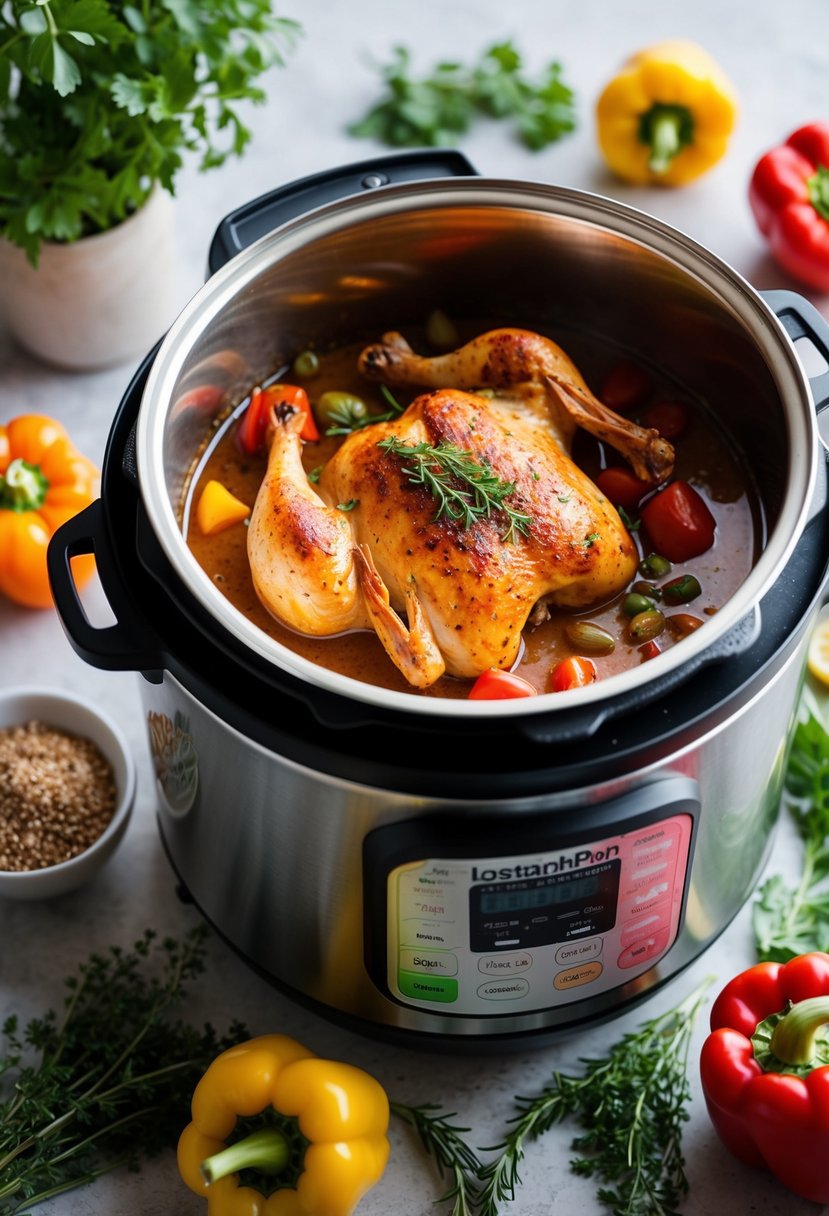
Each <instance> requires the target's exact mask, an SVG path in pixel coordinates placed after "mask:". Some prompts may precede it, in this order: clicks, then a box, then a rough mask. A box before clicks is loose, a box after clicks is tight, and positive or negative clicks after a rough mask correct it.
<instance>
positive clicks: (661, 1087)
mask: <svg viewBox="0 0 829 1216" xmlns="http://www.w3.org/2000/svg"><path fill="white" fill-rule="evenodd" d="M710 983H711V981H710V980H706V981H704V983H703V984H702V985H700V987H699V988H697V989H696V991H695V992H693V993H692V994H691V995H690V996H689V997H688V998H687V999H686V1000H685V1001H683V1002H682V1003H681V1004H680V1005H678V1006H677V1007H676V1008H674V1009H671V1010H669V1011H668V1012H667V1013H663V1014H660V1015H659V1016H657V1017H655V1018H653V1019H651V1020H650V1021H648V1022H645V1023H644V1024H643V1025H642V1026H641V1027H639V1028H638V1029H637V1030H635V1031H631V1032H630V1033H628V1034H626V1035H624V1036H623V1037H622V1039H620V1040H619V1042H618V1043H616V1044H615V1045H614V1046H613V1047H612V1048H611V1049H610V1051H609V1053H608V1054H607V1056H605V1057H604V1058H603V1059H594V1060H584V1061H582V1062H583V1064H584V1065H585V1069H584V1073H583V1074H582V1075H581V1076H570V1075H568V1074H566V1073H560V1072H556V1073H554V1074H553V1078H552V1081H551V1083H550V1084H549V1085H548V1086H546V1087H545V1089H544V1090H543V1091H542V1092H541V1094H539V1095H538V1096H536V1097H533V1098H517V1099H516V1104H517V1107H518V1114H517V1115H516V1117H515V1118H514V1119H512V1120H511V1130H510V1132H509V1133H508V1134H507V1136H506V1137H505V1138H504V1140H503V1141H502V1142H501V1143H500V1144H498V1145H495V1146H494V1150H490V1151H497V1153H498V1156H496V1157H495V1158H494V1159H493V1160H492V1161H489V1162H487V1163H486V1165H485V1166H484V1167H483V1170H482V1171H481V1174H480V1178H481V1182H482V1184H483V1185H482V1190H481V1192H480V1194H479V1196H478V1200H477V1202H478V1205H479V1206H478V1211H479V1213H480V1216H498V1212H499V1206H498V1205H499V1204H501V1203H503V1202H506V1201H509V1200H512V1199H514V1198H515V1189H516V1187H517V1186H518V1184H519V1182H520V1175H519V1168H520V1166H521V1162H522V1160H523V1157H524V1144H525V1143H526V1142H527V1141H528V1140H535V1139H537V1138H538V1137H539V1136H541V1135H542V1134H543V1133H544V1132H546V1131H548V1130H549V1129H550V1128H551V1127H552V1126H553V1125H554V1124H556V1123H560V1122H561V1121H562V1120H563V1119H565V1118H568V1117H571V1118H574V1119H576V1121H577V1122H578V1123H579V1124H580V1125H581V1126H582V1127H583V1128H584V1133H583V1134H582V1135H580V1136H578V1137H577V1138H576V1139H575V1140H574V1141H573V1148H574V1149H575V1150H576V1152H577V1153H578V1154H579V1155H578V1156H577V1157H576V1158H575V1160H574V1161H573V1162H571V1168H572V1169H573V1170H574V1171H575V1172H576V1173H577V1174H582V1175H585V1176H587V1177H596V1178H598V1179H599V1180H600V1181H601V1182H602V1183H604V1184H606V1185H603V1186H600V1187H599V1189H598V1192H597V1194H598V1198H599V1200H600V1201H601V1202H602V1203H603V1204H604V1205H605V1206H606V1207H607V1208H609V1209H610V1211H612V1212H613V1213H614V1214H615V1216H675V1213H676V1209H677V1206H678V1205H679V1203H680V1201H681V1199H682V1198H683V1196H684V1195H685V1193H686V1192H687V1190H688V1181H687V1178H686V1175H685V1159H684V1157H683V1154H682V1127H683V1124H684V1123H685V1122H686V1121H687V1119H688V1113H687V1106H688V1102H689V1100H690V1090H689V1086H688V1075H687V1063H688V1050H689V1047H690V1043H691V1035H692V1031H693V1028H694V1024H695V1021H696V1018H697V1016H698V1014H699V1012H700V1009H701V1008H702V1005H703V1003H704V1000H705V991H706V990H707V988H708V987H709V985H710Z"/></svg>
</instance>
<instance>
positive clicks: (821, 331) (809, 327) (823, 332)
mask: <svg viewBox="0 0 829 1216" xmlns="http://www.w3.org/2000/svg"><path fill="white" fill-rule="evenodd" d="M760 294H761V295H762V297H763V299H764V300H765V301H766V303H767V304H768V305H769V307H770V308H771V309H772V310H773V311H774V313H775V315H776V316H777V319H778V320H779V321H780V323H781V324H782V326H783V328H784V329H785V331H786V333H787V334H788V335H789V337H790V338H791V340H792V342H796V341H797V340H798V338H808V340H809V341H810V342H811V343H812V345H813V346H814V347H815V349H816V350H817V351H818V353H819V354H820V356H821V357H822V359H823V361H824V363H825V364H826V371H824V372H821V373H820V375H817V376H809V384H810V385H811V387H812V396H813V397H814V401H815V410H816V412H817V413H818V414H820V413H821V412H822V411H823V410H825V409H826V407H827V406H829V322H827V321H826V318H825V317H824V316H823V315H822V314H821V313H819V312H818V310H817V309H816V308H815V306H814V304H811V303H810V302H809V301H808V300H806V299H804V297H803V296H800V295H798V294H797V292H796V291H763V292H761V293H760Z"/></svg>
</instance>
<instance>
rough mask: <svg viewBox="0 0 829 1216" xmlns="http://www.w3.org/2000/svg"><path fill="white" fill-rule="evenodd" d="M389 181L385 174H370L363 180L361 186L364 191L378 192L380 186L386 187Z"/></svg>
mask: <svg viewBox="0 0 829 1216" xmlns="http://www.w3.org/2000/svg"><path fill="white" fill-rule="evenodd" d="M388 180H389V179H388V178H387V177H386V175H385V173H369V174H367V175H366V176H365V177H364V178H363V180H362V182H361V183H360V185H361V186H362V187H363V189H364V190H376V189H377V187H378V186H385V185H386V184H387V183H388Z"/></svg>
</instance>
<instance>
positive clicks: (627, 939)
mask: <svg viewBox="0 0 829 1216" xmlns="http://www.w3.org/2000/svg"><path fill="white" fill-rule="evenodd" d="M664 925H665V919H664V917H662V916H659V915H658V914H656V913H652V914H651V915H650V916H643V917H641V919H640V920H634V921H632V922H631V923H630V924H629V925H625V927H624V929H623V930H622V937H621V942H622V945H623V946H629V945H630V943H631V942H638V941H640V940H641V939H642V938H643V937H648V936H649V935H650V936H651V937H652V936H653V934H654V933H655V932H656V931H657V929H659V928H662V927H664Z"/></svg>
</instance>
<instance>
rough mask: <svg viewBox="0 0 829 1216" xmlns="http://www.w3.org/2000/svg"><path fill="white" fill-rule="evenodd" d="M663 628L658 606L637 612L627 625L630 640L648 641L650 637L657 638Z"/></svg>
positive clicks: (663, 624) (662, 619)
mask: <svg viewBox="0 0 829 1216" xmlns="http://www.w3.org/2000/svg"><path fill="white" fill-rule="evenodd" d="M664 628H665V618H664V616H663V615H662V613H661V612H660V611H659V609H658V608H651V609H649V610H648V611H647V612H637V614H636V616H635V617H634V618H633V620H632V621H631V622H630V624H629V625H628V633H629V634H630V640H631V641H632V642H650V641H651V639H652V638H658V637H659V635H660V633H661V632H662V630H663V629H664Z"/></svg>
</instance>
